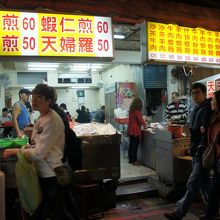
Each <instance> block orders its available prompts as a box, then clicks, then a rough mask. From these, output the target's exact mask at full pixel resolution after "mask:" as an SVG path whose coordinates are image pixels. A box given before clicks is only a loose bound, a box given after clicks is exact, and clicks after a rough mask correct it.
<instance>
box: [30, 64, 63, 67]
mask: <svg viewBox="0 0 220 220" xmlns="http://www.w3.org/2000/svg"><path fill="white" fill-rule="evenodd" d="M28 67H54V68H58V67H59V64H58V63H28Z"/></svg>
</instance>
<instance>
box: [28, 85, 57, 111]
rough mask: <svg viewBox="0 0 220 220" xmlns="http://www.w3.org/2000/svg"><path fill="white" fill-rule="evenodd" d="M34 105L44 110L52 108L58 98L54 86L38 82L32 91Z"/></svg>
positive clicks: (37, 108) (35, 107)
mask: <svg viewBox="0 0 220 220" xmlns="http://www.w3.org/2000/svg"><path fill="white" fill-rule="evenodd" d="M32 96H33V97H32V107H33V109H34V110H37V111H39V112H43V111H46V110H48V108H51V107H52V106H53V105H54V103H55V102H56V100H57V94H56V91H55V89H54V88H53V87H50V86H48V85H46V84H38V85H36V87H35V88H34V89H33V91H32Z"/></svg>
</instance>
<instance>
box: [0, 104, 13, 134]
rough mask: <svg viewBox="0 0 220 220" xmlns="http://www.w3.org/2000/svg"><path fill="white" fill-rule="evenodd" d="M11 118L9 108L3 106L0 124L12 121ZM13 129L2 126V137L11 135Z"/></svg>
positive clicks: (0, 129) (0, 132)
mask: <svg viewBox="0 0 220 220" xmlns="http://www.w3.org/2000/svg"><path fill="white" fill-rule="evenodd" d="M11 120H12V119H11V115H9V114H8V109H7V108H3V109H2V115H1V116H0V124H2V123H5V122H11ZM11 130H12V128H11V127H8V128H7V127H5V128H0V137H7V136H8V135H10V133H11Z"/></svg>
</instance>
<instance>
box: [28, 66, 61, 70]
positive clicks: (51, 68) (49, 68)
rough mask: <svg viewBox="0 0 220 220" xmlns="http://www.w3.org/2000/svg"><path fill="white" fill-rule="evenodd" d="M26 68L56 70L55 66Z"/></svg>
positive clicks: (31, 68) (30, 68)
mask: <svg viewBox="0 0 220 220" xmlns="http://www.w3.org/2000/svg"><path fill="white" fill-rule="evenodd" d="M28 70H30V71H33V70H37V71H46V70H57V68H55V67H28Z"/></svg>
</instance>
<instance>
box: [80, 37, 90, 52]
mask: <svg viewBox="0 0 220 220" xmlns="http://www.w3.org/2000/svg"><path fill="white" fill-rule="evenodd" d="M93 51H94V48H93V42H92V38H86V37H80V38H79V52H81V53H83V52H86V53H92V52H93Z"/></svg>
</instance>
